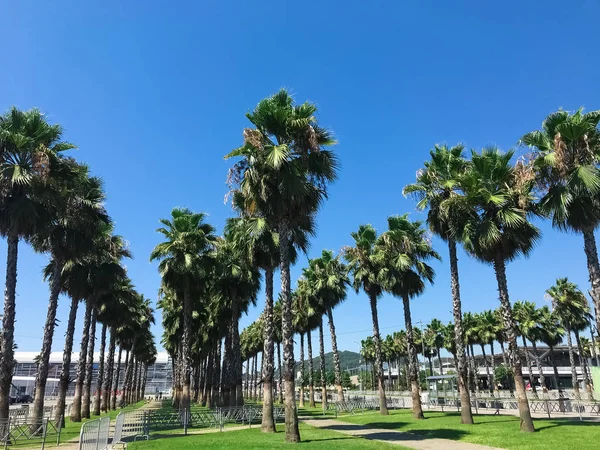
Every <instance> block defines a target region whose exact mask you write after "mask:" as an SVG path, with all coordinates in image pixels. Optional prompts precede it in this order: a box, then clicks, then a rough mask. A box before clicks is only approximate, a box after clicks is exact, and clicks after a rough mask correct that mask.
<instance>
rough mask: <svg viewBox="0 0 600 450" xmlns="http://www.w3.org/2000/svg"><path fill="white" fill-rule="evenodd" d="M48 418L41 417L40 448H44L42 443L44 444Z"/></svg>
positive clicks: (42, 449)
mask: <svg viewBox="0 0 600 450" xmlns="http://www.w3.org/2000/svg"><path fill="white" fill-rule="evenodd" d="M48 420H49V419H42V448H41V450H44V445H45V444H46V432H47V431H48Z"/></svg>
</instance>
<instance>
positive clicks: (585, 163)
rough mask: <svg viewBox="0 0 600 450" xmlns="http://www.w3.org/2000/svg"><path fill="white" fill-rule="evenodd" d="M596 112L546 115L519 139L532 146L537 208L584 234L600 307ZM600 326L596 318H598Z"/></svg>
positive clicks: (599, 115) (598, 118) (566, 228)
mask: <svg viewBox="0 0 600 450" xmlns="http://www.w3.org/2000/svg"><path fill="white" fill-rule="evenodd" d="M599 122H600V111H591V112H589V113H583V111H582V110H581V109H580V110H578V111H576V112H575V113H572V114H571V113H569V112H568V111H563V110H559V111H556V112H554V113H552V114H550V115H549V116H548V117H546V119H545V120H544V122H543V123H542V129H541V130H538V131H532V132H531V133H527V134H526V135H525V136H523V137H522V138H521V141H522V143H524V144H525V145H528V146H530V147H532V148H534V149H535V152H534V156H535V159H534V165H533V167H534V168H535V169H536V174H537V178H538V180H539V185H540V190H541V194H542V196H541V198H540V200H539V207H540V209H541V210H542V211H543V212H544V213H547V214H550V215H551V216H552V225H553V226H554V227H556V228H558V229H559V230H562V231H574V232H575V233H581V234H582V235H583V243H584V251H585V256H586V259H587V266H588V273H589V277H590V282H591V285H592V289H591V296H592V299H593V301H594V305H595V307H596V310H599V311H600V262H599V261H598V250H597V248H596V238H595V235H594V233H595V230H596V228H597V227H598V225H600V196H599V195H598V194H599V193H600V169H599V167H598V164H599V162H600V132H599V131H598V123H599ZM596 324H597V327H598V328H599V329H600V317H598V316H596Z"/></svg>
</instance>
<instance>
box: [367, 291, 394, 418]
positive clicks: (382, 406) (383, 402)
mask: <svg viewBox="0 0 600 450" xmlns="http://www.w3.org/2000/svg"><path fill="white" fill-rule="evenodd" d="M369 303H370V306H371V319H372V321H373V344H374V347H375V374H376V376H377V387H378V389H379V413H380V414H381V415H382V416H387V415H388V414H389V411H388V408H387V399H386V397H385V386H384V385H383V362H382V353H381V335H380V334H379V317H378V315H377V296H376V295H375V294H374V293H369Z"/></svg>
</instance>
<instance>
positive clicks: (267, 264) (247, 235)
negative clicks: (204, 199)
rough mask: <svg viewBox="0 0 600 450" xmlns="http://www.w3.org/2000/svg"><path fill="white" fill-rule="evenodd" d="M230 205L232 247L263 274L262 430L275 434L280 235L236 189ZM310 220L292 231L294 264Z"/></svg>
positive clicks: (304, 248)
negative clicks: (232, 211)
mask: <svg viewBox="0 0 600 450" xmlns="http://www.w3.org/2000/svg"><path fill="white" fill-rule="evenodd" d="M232 197H233V205H234V207H235V208H236V209H238V212H239V213H240V216H241V217H239V218H234V219H228V220H227V223H226V225H225V231H226V233H229V234H230V235H232V236H235V238H233V239H232V241H233V245H234V246H236V247H238V248H241V250H242V251H244V252H247V254H248V258H249V259H250V261H251V263H252V264H255V265H257V266H258V267H259V268H261V269H262V270H264V272H265V308H264V312H263V316H262V317H263V321H264V331H265V336H264V349H263V355H264V357H265V363H264V364H263V369H264V373H263V374H262V379H263V386H264V392H265V396H264V401H263V416H262V425H261V430H262V431H263V432H275V431H276V429H275V420H274V417H273V377H274V366H275V364H274V363H275V358H274V334H273V331H274V330H273V328H274V323H273V273H274V271H275V269H276V268H277V265H278V261H279V235H278V233H277V231H276V229H275V228H273V227H271V226H270V223H269V221H268V220H267V219H266V218H265V217H262V216H260V215H259V211H246V210H244V209H243V208H244V206H245V205H246V204H247V202H246V201H245V199H244V197H243V194H242V193H241V192H240V191H239V190H236V191H234V192H233V193H232ZM312 225H313V224H312V221H310V220H309V221H306V222H305V223H301V224H300V226H299V227H296V228H294V229H292V242H290V260H291V263H292V264H294V263H295V262H296V260H297V256H298V250H300V251H303V252H306V251H307V249H308V235H309V234H311V233H312V231H313V230H312Z"/></svg>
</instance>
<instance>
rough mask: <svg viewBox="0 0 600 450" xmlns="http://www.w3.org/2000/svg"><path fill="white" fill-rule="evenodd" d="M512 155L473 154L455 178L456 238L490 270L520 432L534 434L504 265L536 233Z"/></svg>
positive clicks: (524, 182) (528, 188) (526, 182)
mask: <svg viewBox="0 0 600 450" xmlns="http://www.w3.org/2000/svg"><path fill="white" fill-rule="evenodd" d="M512 156H513V152H512V151H509V152H507V153H502V152H501V151H500V150H498V149H495V148H491V149H484V150H483V151H482V152H481V153H480V154H478V153H476V152H473V153H472V157H471V165H470V168H469V170H468V171H467V172H466V173H465V174H464V176H463V177H461V179H460V185H461V189H462V190H463V191H464V193H465V195H464V196H463V197H462V198H461V199H458V200H459V201H458V203H459V204H460V206H461V207H459V208H458V209H461V210H462V211H463V214H464V216H465V217H466V225H465V226H464V227H463V229H462V235H463V238H462V239H461V240H462V242H463V243H464V246H465V248H466V250H467V251H468V252H469V253H471V254H472V255H473V256H475V257H476V258H477V259H479V260H480V261H482V262H485V263H487V264H491V265H493V267H494V272H495V274H496V280H497V282H498V292H499V294H500V304H501V307H502V317H503V323H504V327H505V329H506V335H507V341H508V357H509V358H508V359H509V360H510V364H511V366H512V371H513V377H514V380H515V386H516V396H517V402H518V405H519V416H520V418H521V430H522V431H527V432H533V431H535V429H534V427H533V421H532V420H531V411H530V409H529V402H528V400H527V395H526V392H525V385H524V383H523V373H522V368H521V360H520V357H519V351H518V346H517V337H516V326H515V321H514V318H513V314H512V308H511V304H510V298H509V293H508V284H507V280H506V263H507V262H508V261H511V260H513V259H515V258H517V257H518V256H520V255H525V256H526V255H528V254H529V253H530V252H531V250H532V249H533V247H534V244H535V242H536V241H537V240H538V238H539V235H540V232H539V230H538V229H537V228H536V227H535V226H534V225H533V224H532V223H531V222H529V220H528V218H529V217H530V216H531V215H532V214H533V211H534V208H533V206H534V205H533V194H532V189H533V179H531V178H528V177H526V176H525V174H524V170H523V167H522V165H517V166H513V165H511V162H510V161H511V159H512ZM458 232H459V231H458V230H457V233H458Z"/></svg>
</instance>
